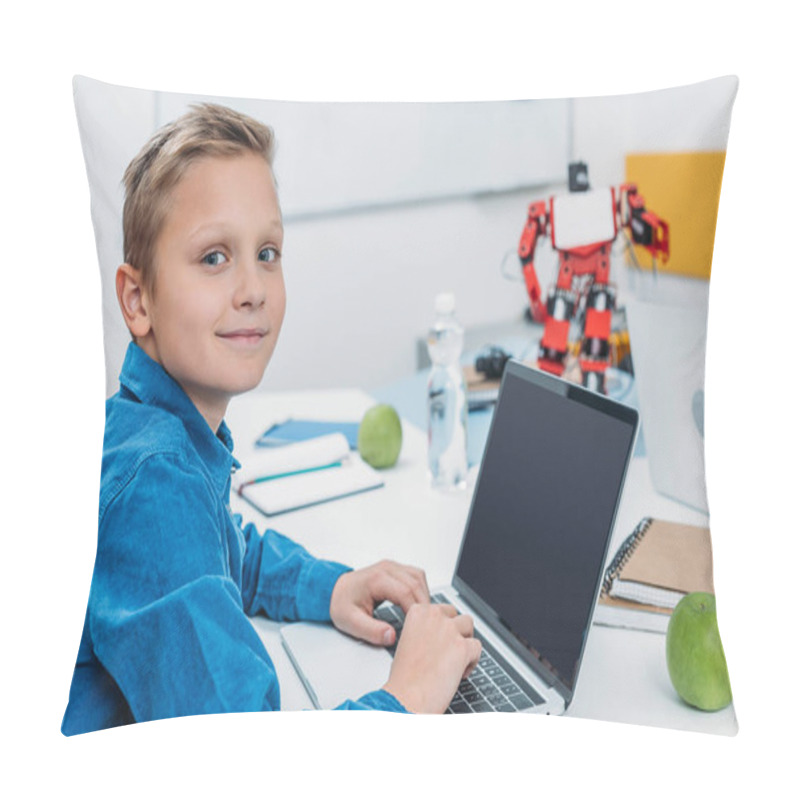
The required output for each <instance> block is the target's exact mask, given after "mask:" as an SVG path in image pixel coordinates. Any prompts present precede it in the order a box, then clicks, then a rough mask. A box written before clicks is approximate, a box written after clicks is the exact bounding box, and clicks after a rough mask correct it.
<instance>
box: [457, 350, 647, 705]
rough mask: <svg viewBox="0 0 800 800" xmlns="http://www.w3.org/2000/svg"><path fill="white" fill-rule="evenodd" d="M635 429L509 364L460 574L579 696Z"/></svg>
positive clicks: (602, 402)
mask: <svg viewBox="0 0 800 800" xmlns="http://www.w3.org/2000/svg"><path fill="white" fill-rule="evenodd" d="M519 373H522V374H519ZM526 374H527V375H528V377H525V375H526ZM531 375H532V376H533V377H530V376H531ZM538 375H540V374H538ZM635 430H636V413H635V412H634V411H632V410H631V409H627V408H625V407H624V406H619V404H616V403H612V402H610V401H609V400H608V399H607V398H605V397H601V396H600V395H595V394H594V393H591V392H589V391H587V390H584V389H582V388H581V387H577V386H572V385H571V384H567V383H565V382H563V381H559V380H555V379H553V378H552V377H551V376H543V377H537V374H536V373H534V371H533V370H527V369H525V368H517V367H516V366H515V368H514V369H509V368H507V369H506V375H505V379H504V385H503V389H502V392H501V395H500V399H499V402H498V406H497V408H496V410H495V416H494V420H493V422H492V429H491V431H490V434H489V440H488V442H487V446H486V451H485V453H484V458H483V464H482V466H481V472H480V477H479V479H478V485H477V487H476V490H475V496H474V499H473V503H472V509H471V512H470V518H469V522H468V525H467V530H466V533H465V536H464V540H463V543H462V547H461V553H460V556H459V561H458V566H457V568H456V577H457V580H459V581H460V582H461V583H464V584H466V586H467V587H468V589H470V590H471V591H472V592H474V593H475V594H476V595H478V597H479V598H480V600H482V601H483V603H485V604H487V605H488V606H489V608H490V609H491V610H492V611H493V612H494V614H495V615H496V616H497V617H499V619H500V621H502V623H503V624H504V625H505V627H507V628H508V629H509V630H510V631H511V632H512V633H513V634H514V636H515V637H516V639H517V640H518V641H519V642H520V643H521V644H522V645H523V646H524V647H525V649H526V650H527V651H528V652H530V653H532V654H533V655H534V656H536V657H537V658H538V659H540V660H541V661H543V662H544V664H545V665H546V666H548V667H549V668H550V669H551V670H552V671H554V672H555V674H556V677H557V678H558V679H559V680H560V681H561V683H563V684H564V685H565V686H566V687H567V688H568V689H569V690H570V691H572V690H573V689H574V683H575V678H576V675H577V667H578V664H579V661H580V657H581V653H582V650H583V640H584V635H585V633H586V631H587V629H588V625H589V622H590V617H591V613H592V610H593V603H594V598H595V592H596V590H597V587H598V585H599V580H600V575H601V573H602V569H603V566H604V561H605V556H606V551H607V547H608V541H609V538H610V529H611V526H612V523H613V518H614V514H615V512H616V506H617V500H618V494H619V490H620V487H621V485H622V481H623V479H624V475H625V470H626V467H627V461H628V455H629V451H630V449H631V446H632V443H633V437H634V435H635Z"/></svg>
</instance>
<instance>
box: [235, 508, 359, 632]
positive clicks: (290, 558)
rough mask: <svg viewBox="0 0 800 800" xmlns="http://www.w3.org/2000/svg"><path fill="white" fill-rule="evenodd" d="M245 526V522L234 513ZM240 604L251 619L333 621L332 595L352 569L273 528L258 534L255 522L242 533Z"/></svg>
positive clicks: (237, 520)
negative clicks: (311, 552)
mask: <svg viewBox="0 0 800 800" xmlns="http://www.w3.org/2000/svg"><path fill="white" fill-rule="evenodd" d="M233 518H234V522H235V524H236V525H237V526H239V527H241V521H242V518H241V516H240V515H239V514H235V515H233ZM242 533H243V535H244V541H245V554H244V561H243V566H242V600H243V603H244V610H245V612H246V613H247V614H249V615H250V616H252V615H254V614H257V613H259V612H260V613H263V614H265V615H266V616H268V617H270V618H271V619H275V620H301V619H302V620H309V621H317V622H326V621H329V620H330V618H331V617H330V606H331V594H332V593H333V587H334V584H335V583H336V581H337V580H338V579H339V577H340V576H341V575H342V574H343V573H345V572H349V571H350V568H349V567H346V566H344V565H343V564H338V563H336V562H334V561H322V560H318V559H315V558H313V557H312V556H311V555H309V553H308V552H307V551H306V550H305V549H304V548H303V547H301V546H300V545H299V544H297V542H293V541H292V540H291V539H288V538H287V537H286V536H283V535H282V534H280V533H278V532H277V531H274V530H267V531H265V533H264V534H263V536H262V535H260V534H259V533H258V530H257V529H256V526H255V525H254V524H253V523H248V524H247V525H246V526H245V527H244V528H243V529H242Z"/></svg>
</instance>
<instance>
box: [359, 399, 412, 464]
mask: <svg viewBox="0 0 800 800" xmlns="http://www.w3.org/2000/svg"><path fill="white" fill-rule="evenodd" d="M402 446H403V427H402V425H401V424H400V417H399V416H398V415H397V412H396V411H395V410H394V408H392V406H390V405H387V404H386V403H381V404H380V405H377V406H373V407H372V408H370V409H369V411H367V413H366V414H364V418H363V419H362V420H361V425H359V427H358V452H359V453H360V455H361V458H363V459H364V461H366V462H367V464H369V465H370V466H371V467H375V468H376V469H384V468H386V467H392V466H394V464H395V463H396V462H397V457H398V456H399V455H400V448H401V447H402Z"/></svg>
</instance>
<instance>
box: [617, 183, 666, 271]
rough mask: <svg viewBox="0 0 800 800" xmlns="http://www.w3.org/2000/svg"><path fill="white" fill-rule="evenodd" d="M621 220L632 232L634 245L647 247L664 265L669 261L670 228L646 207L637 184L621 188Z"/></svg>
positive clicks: (624, 185) (623, 225)
mask: <svg viewBox="0 0 800 800" xmlns="http://www.w3.org/2000/svg"><path fill="white" fill-rule="evenodd" d="M618 211H619V219H620V224H621V225H622V227H624V228H627V229H628V230H630V232H631V239H632V240H633V242H634V244H638V245H642V247H645V248H646V249H647V250H648V251H649V252H650V254H651V255H652V256H653V258H657V259H658V260H659V261H660V262H661V263H662V264H666V263H667V261H668V260H669V226H668V225H667V223H666V222H664V220H663V219H661V218H660V217H659V216H658V215H656V214H654V213H653V212H652V211H648V210H647V209H646V208H645V205H644V198H643V197H642V196H641V195H640V194H639V192H638V190H637V188H636V184H635V183H626V184H623V185H622V186H620V187H619V209H618Z"/></svg>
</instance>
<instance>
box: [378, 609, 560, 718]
mask: <svg viewBox="0 0 800 800" xmlns="http://www.w3.org/2000/svg"><path fill="white" fill-rule="evenodd" d="M431 602H432V603H448V602H449V601H448V600H447V598H446V597H445V596H444V595H441V594H436V595H434V596H433V597H431ZM374 616H375V617H377V618H378V619H380V620H383V621H384V622H388V623H389V624H390V625H391V626H392V627H393V628H394V629H395V631H396V632H397V639H396V640H395V644H394V645H392V646H391V647H388V648H387V650H389V652H390V653H391V654H392V655H394V652H395V649H396V647H397V645H396V642H397V640H399V638H400V631H401V630H402V628H403V622H404V621H405V614H404V613H403V609H402V608H400V606H395V605H383V606H381V607H380V608H377V609H375V612H374ZM474 635H475V638H476V639H478V640H479V641H480V643H481V645H482V650H481V658H480V661H478V663H477V665H476V666H475V669H473V670H472V672H471V673H470V674H469V676H468V677H467V678H465V679H464V680H462V681H461V683H460V684H459V685H458V691H457V692H456V694H455V696H454V697H453V699H452V701H451V702H450V705H449V706H448V708H447V710H446V711H445V714H470V713H473V712H478V711H524V710H525V709H527V708H532V707H533V706H537V705H542V704H543V703H544V702H545V701H544V698H543V697H540V696H539V695H538V694H537V693H536V692H535V691H534V690H533V689H531V687H530V686H528V685H527V684H526V683H525V681H523V679H522V678H521V677H520V676H519V674H518V673H517V672H516V671H515V670H514V669H512V667H511V666H510V665H509V664H507V663H506V662H505V660H504V659H503V657H502V656H501V655H500V654H499V653H498V652H497V651H496V650H495V649H494V648H493V647H492V646H491V645H490V644H489V643H488V642H487V641H486V640H485V639H484V638H483V637H482V636H481V635H480V634H479V633H478V632H477V631H475V634H474Z"/></svg>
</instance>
